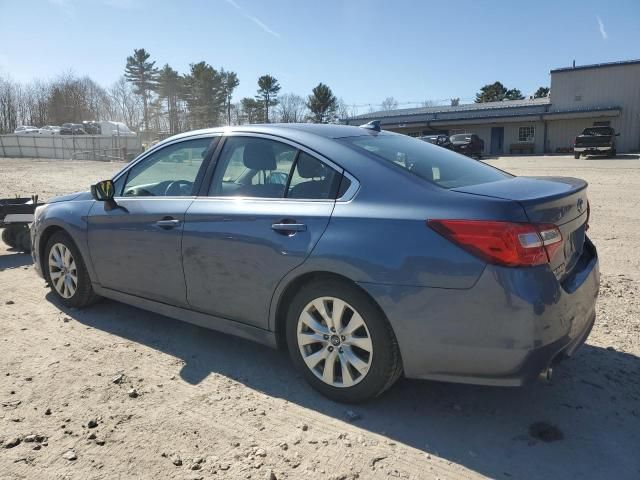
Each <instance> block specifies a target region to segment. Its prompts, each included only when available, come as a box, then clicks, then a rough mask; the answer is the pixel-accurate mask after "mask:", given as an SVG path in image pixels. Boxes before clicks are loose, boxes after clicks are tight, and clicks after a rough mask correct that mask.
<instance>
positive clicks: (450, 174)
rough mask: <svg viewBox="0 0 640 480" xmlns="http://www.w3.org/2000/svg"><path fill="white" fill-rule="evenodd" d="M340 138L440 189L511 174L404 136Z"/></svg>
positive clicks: (482, 181)
mask: <svg viewBox="0 0 640 480" xmlns="http://www.w3.org/2000/svg"><path fill="white" fill-rule="evenodd" d="M342 141H343V142H345V143H346V144H348V145H350V146H352V147H353V148H355V149H356V150H359V151H361V152H363V153H368V154H371V155H375V156H376V157H378V158H382V159H383V160H386V161H388V162H390V163H392V164H393V165H395V166H397V167H398V168H402V169H404V170H406V171H408V172H411V173H412V174H414V175H416V176H418V177H420V178H422V179H423V180H426V181H428V182H431V183H434V184H436V185H438V186H440V187H443V188H457V187H465V186H468V185H477V184H480V183H489V182H495V181H497V180H503V179H505V178H511V177H512V175H510V174H508V173H506V172H503V171H502V170H498V169H497V168H494V167H491V166H489V165H487V164H485V163H482V162H480V161H476V160H473V159H471V158H469V157H465V156H463V155H460V154H458V153H455V152H452V151H451V150H448V149H446V148H442V147H438V146H436V145H432V144H430V143H428V142H423V141H422V140H417V139H415V138H411V137H407V136H405V135H375V136H374V135H366V136H361V137H349V138H344V139H342Z"/></svg>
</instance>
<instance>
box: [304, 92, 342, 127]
mask: <svg viewBox="0 0 640 480" xmlns="http://www.w3.org/2000/svg"><path fill="white" fill-rule="evenodd" d="M312 92H313V93H312V94H311V95H309V97H308V98H307V108H309V110H310V111H311V121H312V122H314V123H327V121H328V120H329V119H330V117H331V116H332V115H334V114H335V111H336V108H337V107H338V99H337V98H336V97H335V95H334V94H333V92H332V91H331V89H330V88H329V87H328V86H327V85H325V84H324V83H319V84H318V85H317V86H316V87H315V88H314V89H313V90H312Z"/></svg>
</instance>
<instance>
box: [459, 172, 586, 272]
mask: <svg viewBox="0 0 640 480" xmlns="http://www.w3.org/2000/svg"><path fill="white" fill-rule="evenodd" d="M452 190H453V191H456V192H460V193H468V194H472V195H481V196H485V197H493V198H501V199H505V200H513V201H515V202H518V203H519V204H520V205H521V206H522V208H523V209H524V211H525V213H526V215H527V217H528V218H529V221H530V222H531V223H547V224H554V225H556V226H557V227H558V229H559V230H560V232H561V233H562V242H563V244H562V246H561V248H560V249H559V250H558V251H557V252H556V254H555V255H554V256H553V258H552V259H551V268H552V270H553V272H554V274H555V275H556V278H558V280H560V281H562V280H563V279H564V278H566V276H567V275H569V274H570V273H571V270H572V269H573V267H574V266H575V265H576V263H577V261H578V259H579V258H580V256H581V255H582V248H583V245H584V239H585V231H586V230H585V228H586V221H587V182H585V181H584V180H580V179H577V178H569V177H513V178H509V179H505V180H500V181H497V182H490V183H482V184H478V185H470V186H467V187H460V188H454V189H452Z"/></svg>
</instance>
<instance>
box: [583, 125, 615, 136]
mask: <svg viewBox="0 0 640 480" xmlns="http://www.w3.org/2000/svg"><path fill="white" fill-rule="evenodd" d="M612 132H613V130H612V129H611V127H591V128H585V129H584V131H583V132H582V134H583V135H611V134H612Z"/></svg>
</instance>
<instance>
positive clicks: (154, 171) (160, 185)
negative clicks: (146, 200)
mask: <svg viewBox="0 0 640 480" xmlns="http://www.w3.org/2000/svg"><path fill="white" fill-rule="evenodd" d="M211 141H212V139H211V138H198V139H194V140H185V141H183V142H180V143H175V144H173V145H169V146H167V147H164V148H162V149H160V150H158V151H157V152H154V153H152V154H150V155H149V156H148V157H147V158H145V159H144V160H142V161H141V162H140V163H138V164H136V165H135V166H133V167H132V168H131V169H130V170H129V172H128V173H127V175H126V181H125V184H124V188H123V189H122V196H124V197H188V196H192V195H195V191H194V185H195V183H196V178H197V177H198V172H199V171H200V168H201V167H202V162H203V161H204V157H205V155H206V153H207V150H208V149H209V146H210V145H211ZM118 183H119V180H118V182H116V185H117V184H118ZM116 191H117V190H116Z"/></svg>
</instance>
